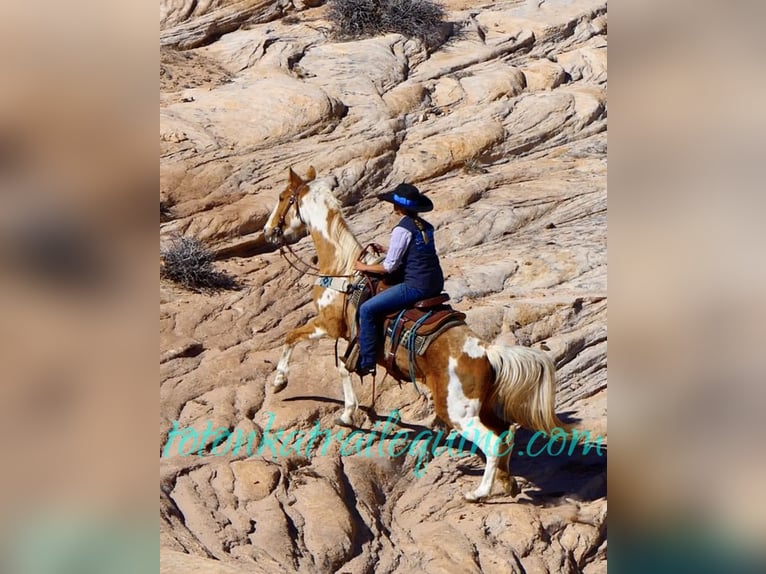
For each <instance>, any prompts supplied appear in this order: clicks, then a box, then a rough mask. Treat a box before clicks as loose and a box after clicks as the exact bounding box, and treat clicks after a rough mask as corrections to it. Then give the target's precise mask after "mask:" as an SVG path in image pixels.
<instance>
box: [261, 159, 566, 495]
mask: <svg viewBox="0 0 766 574" xmlns="http://www.w3.org/2000/svg"><path fill="white" fill-rule="evenodd" d="M315 177H316V172H315V170H314V168H313V167H312V168H310V169H309V173H308V175H307V177H306V179H305V180H304V179H301V178H300V177H299V176H297V175H296V174H295V173H294V172H293V170H292V169H290V171H289V174H288V185H287V188H286V189H285V190H284V191H282V193H281V194H280V195H279V201H278V202H277V205H276V207H274V210H273V211H272V212H271V215H270V217H269V220H268V221H267V223H266V226H265V227H264V234H265V236H266V238H267V240H269V241H271V242H274V243H281V242H282V241H283V239H284V236H285V235H296V234H299V233H300V232H302V231H304V230H306V229H307V230H308V232H309V233H310V234H311V238H312V239H313V241H314V245H315V246H316V251H317V256H318V266H319V273H320V274H321V275H325V276H346V277H351V276H352V275H353V274H354V271H353V264H354V261H355V260H357V258H358V257H359V256H360V255H361V253H362V247H361V245H360V244H359V242H358V241H357V239H356V238H355V237H354V235H353V234H352V233H351V231H350V230H349V228H348V225H347V224H346V221H345V219H344V218H343V214H342V213H341V206H340V203H339V202H338V200H337V199H336V198H335V196H334V195H333V193H332V191H331V188H330V184H329V183H328V182H327V181H325V180H322V179H319V180H317V179H315ZM345 297H346V295H345V294H344V293H342V292H340V291H337V290H333V289H330V288H324V287H320V286H318V285H315V286H314V304H315V305H316V308H317V311H318V314H317V316H316V317H314V318H312V319H310V320H309V321H308V322H307V323H306V324H305V325H304V326H302V327H298V328H297V329H295V330H293V331H292V332H291V333H289V334H288V335H287V338H286V340H285V345H284V347H283V350H282V356H281V358H280V360H279V363H278V365H277V374H276V378H275V380H274V383H273V385H272V388H273V390H274V392H279V391H281V390H282V389H283V388H284V387H285V386H286V385H287V376H288V364H289V361H290V355H291V353H292V350H293V348H294V347H295V345H296V344H297V343H299V342H300V341H303V340H305V339H317V338H320V337H330V338H333V339H336V340H337V339H339V338H342V339H346V340H348V337H349V332H350V330H349V325H351V322H352V321H353V320H354V317H353V313H354V310H353V309H351V308H349V307H350V306H346V305H344V298H345ZM401 359H402V360H400V357H397V362H398V364H399V365H400V366H401V367H402V368H406V362H405V361H406V358H405V356H404V354H403V355H402V357H401ZM338 369H339V371H340V377H341V381H342V383H343V394H344V405H345V407H344V410H343V414H342V415H341V416H340V421H339V422H342V423H343V424H346V425H351V423H352V419H351V416H352V414H353V412H354V410H355V409H356V407H357V406H358V400H357V398H356V394H355V393H354V389H353V387H352V385H351V377H350V374H349V371H348V370H347V369H346V368H345V366H344V365H343V364H342V362H341V363H340V364H339V366H338ZM416 373H417V374H418V375H419V378H421V379H422V380H423V381H424V382H425V384H426V385H427V386H428V388H429V389H430V391H431V397H432V399H433V404H434V408H435V410H436V415H437V416H438V417H439V418H440V419H441V420H443V421H444V422H446V423H448V424H450V425H452V427H453V428H455V429H457V431H458V432H460V434H461V435H463V436H465V437H466V438H467V439H468V440H471V441H472V442H474V443H475V444H476V445H477V446H478V447H479V448H480V449H481V450H482V451H483V452H484V455H485V456H486V460H487V464H486V467H485V470H484V475H483V477H482V479H481V483H480V484H479V487H478V488H477V489H476V490H474V491H473V492H469V493H466V494H465V498H466V499H467V500H469V501H477V500H481V499H483V498H486V497H487V496H488V495H489V494H490V492H491V490H492V485H493V482H494V479H495V474H496V472H497V473H499V477H500V479H501V481H502V482H503V484H504V486H505V490H506V492H509V491H511V489H512V488H513V487H515V481H514V480H513V479H512V478H511V476H510V474H509V461H510V455H511V449H512V448H513V431H515V429H516V428H517V427H518V426H519V425H520V426H523V427H525V428H528V429H531V430H541V431H544V432H546V433H550V432H551V431H552V430H553V429H554V428H557V427H558V428H562V429H565V428H566V426H565V425H564V423H562V422H561V421H560V420H559V419H558V418H557V416H556V414H555V412H554V395H555V379H554V374H555V368H554V365H553V362H552V361H551V359H550V358H549V357H548V356H547V355H546V354H545V353H544V352H542V351H539V350H536V349H531V348H528V347H503V346H498V345H492V344H488V343H486V342H483V341H481V340H480V339H479V337H477V336H476V335H475V334H474V333H473V332H472V331H471V330H470V329H469V328H468V327H467V326H465V325H461V326H457V327H453V328H451V329H449V330H447V331H445V332H444V333H442V335H441V336H439V338H437V339H436V340H435V341H434V342H433V343H431V345H430V346H429V347H428V349H427V351H426V353H425V354H424V355H423V356H422V357H417V359H416Z"/></svg>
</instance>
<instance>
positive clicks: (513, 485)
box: [505, 477, 521, 498]
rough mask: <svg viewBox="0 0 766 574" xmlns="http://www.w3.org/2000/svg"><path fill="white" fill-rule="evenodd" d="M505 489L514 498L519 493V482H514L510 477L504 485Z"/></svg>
mask: <svg viewBox="0 0 766 574" xmlns="http://www.w3.org/2000/svg"><path fill="white" fill-rule="evenodd" d="M505 491H506V492H507V493H508V494H510V495H511V496H512V497H513V498H516V497H517V496H518V495H519V494H520V493H521V487H520V486H519V483H518V482H516V479H515V478H513V477H511V478H510V480H509V481H508V484H507V485H506V487H505Z"/></svg>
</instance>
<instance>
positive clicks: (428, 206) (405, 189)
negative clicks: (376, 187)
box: [378, 183, 434, 213]
mask: <svg viewBox="0 0 766 574" xmlns="http://www.w3.org/2000/svg"><path fill="white" fill-rule="evenodd" d="M378 199H382V200H383V201H388V202H390V203H393V204H394V205H398V206H399V207H402V208H404V209H407V210H409V211H414V212H416V213H423V212H426V211H431V210H432V209H433V208H434V204H433V202H432V201H431V200H430V199H428V198H427V197H426V196H425V195H423V194H422V193H420V191H419V190H418V188H417V187H415V186H414V185H412V184H409V183H400V184H399V185H397V186H396V187H395V188H394V189H392V190H391V191H387V192H385V193H380V194H378Z"/></svg>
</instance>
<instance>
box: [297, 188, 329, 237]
mask: <svg viewBox="0 0 766 574" xmlns="http://www.w3.org/2000/svg"><path fill="white" fill-rule="evenodd" d="M328 213H329V211H328V208H327V204H326V203H325V202H324V201H323V199H322V196H321V194H313V193H307V194H306V195H305V196H303V201H302V202H301V215H302V216H303V219H304V220H305V221H306V222H307V223H309V222H310V223H309V225H310V227H311V228H312V229H314V230H316V231H318V232H319V233H321V234H322V236H323V237H324V238H325V239H327V240H328V241H329V240H330V230H329V228H328V221H327V216H328Z"/></svg>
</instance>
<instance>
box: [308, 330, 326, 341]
mask: <svg viewBox="0 0 766 574" xmlns="http://www.w3.org/2000/svg"><path fill="white" fill-rule="evenodd" d="M326 334H327V331H325V330H324V329H322V327H317V328H316V329H314V332H313V333H311V335H309V339H319V338H321V337H324V336H325V335H326Z"/></svg>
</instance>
